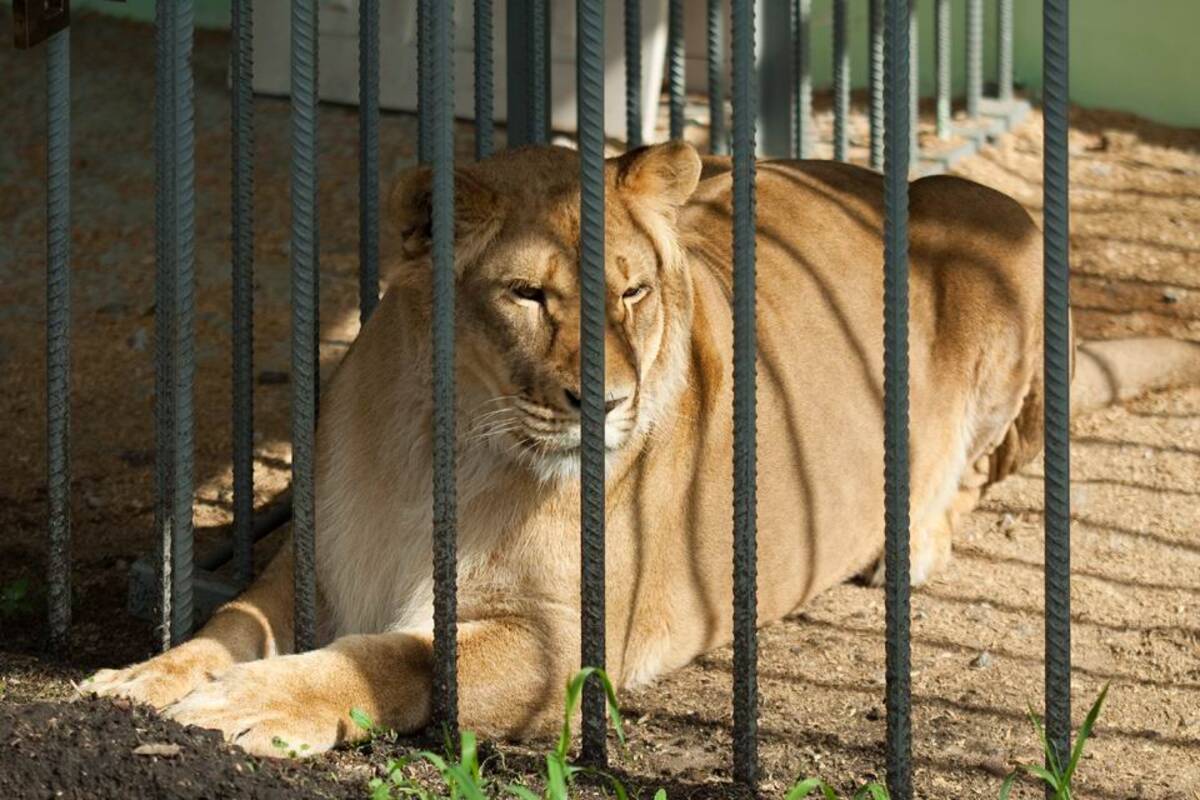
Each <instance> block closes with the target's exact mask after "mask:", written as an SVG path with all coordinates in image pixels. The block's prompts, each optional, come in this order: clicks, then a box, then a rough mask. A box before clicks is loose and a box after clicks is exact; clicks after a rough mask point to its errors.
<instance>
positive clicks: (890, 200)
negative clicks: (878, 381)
mask: <svg viewBox="0 0 1200 800" xmlns="http://www.w3.org/2000/svg"><path fill="white" fill-rule="evenodd" d="M909 11H910V5H909V0H887V14H886V18H885V19H886V28H887V33H886V36H885V54H884V59H885V62H886V67H885V70H886V74H887V76H888V80H887V82H886V85H885V87H884V94H885V101H886V102H885V113H886V121H885V123H884V130H885V132H886V133H885V153H884V196H883V197H884V213H885V230H884V274H883V285H884V325H883V336H884V340H883V341H884V347H883V353H884V370H883V376H884V377H883V395H884V428H883V429H884V487H885V488H884V490H885V544H884V562H885V583H884V591H885V605H886V632H887V641H886V652H887V668H886V677H887V784H888V791H889V792H890V794H891V797H892V800H910V798H911V797H912V743H911V733H912V732H911V719H910V709H909V687H910V672H909V656H910V642H909V589H910V587H909V564H908V561H909V550H908V548H909V507H908V504H909V466H908V168H909V154H910V147H911V138H910V136H909V130H908V127H909V124H910V117H909V108H908V104H909V102H910V95H909V86H908V83H909V80H910V72H909V56H910V53H909V42H908V36H909V20H908V15H909Z"/></svg>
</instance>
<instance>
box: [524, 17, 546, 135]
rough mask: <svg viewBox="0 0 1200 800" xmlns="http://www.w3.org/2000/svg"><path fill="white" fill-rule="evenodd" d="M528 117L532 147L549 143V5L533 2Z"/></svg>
mask: <svg viewBox="0 0 1200 800" xmlns="http://www.w3.org/2000/svg"><path fill="white" fill-rule="evenodd" d="M529 39H530V48H529V55H530V58H531V59H532V63H531V69H530V70H529V77H530V86H529V92H530V94H529V116H530V119H531V128H530V137H529V141H530V143H531V144H546V142H548V141H550V1H549V0H533V2H532V4H531V5H530V7H529Z"/></svg>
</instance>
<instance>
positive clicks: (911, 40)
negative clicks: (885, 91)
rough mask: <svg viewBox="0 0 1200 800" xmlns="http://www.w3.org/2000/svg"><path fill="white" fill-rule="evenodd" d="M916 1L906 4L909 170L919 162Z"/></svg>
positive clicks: (919, 61)
mask: <svg viewBox="0 0 1200 800" xmlns="http://www.w3.org/2000/svg"><path fill="white" fill-rule="evenodd" d="M918 13H919V9H918V7H917V0H909V2H908V92H909V98H908V114H909V147H910V149H911V152H910V154H909V167H910V169H911V168H912V167H914V166H916V165H918V164H919V163H920V160H921V139H920V135H919V134H920V131H921V49H920V46H919V37H918V35H917V34H918V31H919V29H920V26H919V25H918V21H919V16H918Z"/></svg>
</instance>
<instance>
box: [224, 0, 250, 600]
mask: <svg viewBox="0 0 1200 800" xmlns="http://www.w3.org/2000/svg"><path fill="white" fill-rule="evenodd" d="M253 13H254V11H253V4H252V2H251V0H233V4H232V7H231V9H230V17H231V18H230V35H231V38H232V46H233V54H232V58H231V66H232V72H233V74H232V75H231V81H230V82H231V85H232V91H231V92H230V95H229V96H230V104H231V108H230V119H231V120H232V125H233V131H232V139H233V154H232V158H231V161H232V163H233V175H232V177H231V180H232V192H231V195H232V196H231V203H232V206H233V207H232V209H231V216H232V218H233V230H232V232H231V237H230V238H231V246H232V250H233V543H234V580H235V581H236V582H237V584H238V585H239V586H242V587H244V586H247V585H248V584H249V583H250V579H251V578H252V577H253V576H254V90H253V86H252V79H253V75H254V22H253V18H252V15H253Z"/></svg>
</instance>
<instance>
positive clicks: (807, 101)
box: [792, 0, 815, 158]
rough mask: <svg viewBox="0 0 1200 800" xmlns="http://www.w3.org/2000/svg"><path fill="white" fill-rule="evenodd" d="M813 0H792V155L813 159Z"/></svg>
mask: <svg viewBox="0 0 1200 800" xmlns="http://www.w3.org/2000/svg"><path fill="white" fill-rule="evenodd" d="M811 52H812V0H792V67H793V69H794V70H795V74H794V76H793V78H792V114H793V115H794V116H795V121H794V122H793V128H794V130H793V131H792V142H793V145H792V154H793V156H794V157H795V158H812V151H813V139H814V138H815V135H814V133H815V132H814V131H813V121H812V118H813V117H812V68H811V65H812V57H811Z"/></svg>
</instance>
